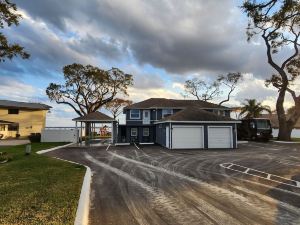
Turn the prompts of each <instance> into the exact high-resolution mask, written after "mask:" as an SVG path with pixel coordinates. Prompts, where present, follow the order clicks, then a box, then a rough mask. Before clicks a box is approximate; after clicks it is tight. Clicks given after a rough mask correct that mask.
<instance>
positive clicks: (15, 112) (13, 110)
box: [8, 109, 19, 114]
mask: <svg viewBox="0 0 300 225" xmlns="http://www.w3.org/2000/svg"><path fill="white" fill-rule="evenodd" d="M8 114H19V109H8Z"/></svg>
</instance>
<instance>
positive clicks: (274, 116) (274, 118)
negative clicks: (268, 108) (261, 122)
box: [260, 113, 300, 129]
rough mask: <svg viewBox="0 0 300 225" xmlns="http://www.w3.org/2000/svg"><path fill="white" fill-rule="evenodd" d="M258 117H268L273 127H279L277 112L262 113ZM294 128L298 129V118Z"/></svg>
mask: <svg viewBox="0 0 300 225" xmlns="http://www.w3.org/2000/svg"><path fill="white" fill-rule="evenodd" d="M260 118H266V119H269V120H270V121H271V125H272V127H273V128H279V122H278V118H277V114H274V113H272V114H262V115H261V116H260ZM294 128H297V129H300V119H299V120H298V121H297V123H296V124H295V126H294Z"/></svg>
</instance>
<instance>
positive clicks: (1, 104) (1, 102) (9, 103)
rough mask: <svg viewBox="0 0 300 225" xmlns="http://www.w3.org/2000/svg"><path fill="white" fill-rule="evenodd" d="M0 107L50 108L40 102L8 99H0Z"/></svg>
mask: <svg viewBox="0 0 300 225" xmlns="http://www.w3.org/2000/svg"><path fill="white" fill-rule="evenodd" d="M0 108H18V109H39V110H49V109H50V108H52V107H51V106H49V105H45V104H41V103H29V102H17V101H9V100H0Z"/></svg>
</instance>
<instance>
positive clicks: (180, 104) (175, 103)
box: [125, 98, 229, 109]
mask: <svg viewBox="0 0 300 225" xmlns="http://www.w3.org/2000/svg"><path fill="white" fill-rule="evenodd" d="M189 106H197V107H199V108H203V109H211V108H223V109H229V108H227V107H225V106H219V105H217V104H214V103H210V102H205V101H201V100H185V99H182V100H178V99H166V98H149V99H147V100H145V101H142V102H138V103H135V104H132V105H130V106H127V107H125V109H149V108H186V107H189Z"/></svg>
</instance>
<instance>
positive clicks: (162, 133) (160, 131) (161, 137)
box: [155, 123, 169, 147]
mask: <svg viewBox="0 0 300 225" xmlns="http://www.w3.org/2000/svg"><path fill="white" fill-rule="evenodd" d="M160 125H161V126H160ZM167 126H169V124H166V123H162V124H157V125H156V126H155V129H156V137H155V143H157V144H159V145H162V146H164V147H166V127H167Z"/></svg>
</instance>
